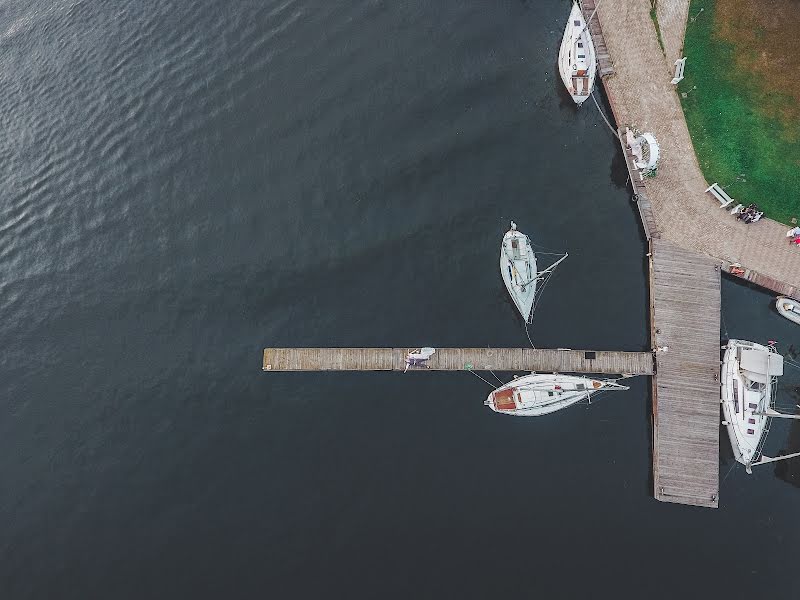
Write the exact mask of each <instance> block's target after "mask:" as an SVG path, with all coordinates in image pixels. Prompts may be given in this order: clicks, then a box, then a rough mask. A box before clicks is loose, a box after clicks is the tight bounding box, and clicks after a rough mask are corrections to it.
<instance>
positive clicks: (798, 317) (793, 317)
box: [775, 296, 800, 325]
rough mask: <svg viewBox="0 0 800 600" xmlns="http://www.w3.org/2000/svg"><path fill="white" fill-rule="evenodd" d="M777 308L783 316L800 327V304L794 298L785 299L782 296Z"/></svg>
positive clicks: (776, 304)
mask: <svg viewBox="0 0 800 600" xmlns="http://www.w3.org/2000/svg"><path fill="white" fill-rule="evenodd" d="M775 308H777V309H778V312H779V313H780V314H781V316H783V317H786V318H787V319H789V320H790V321H791V322H792V323H797V324H798V325H800V302H798V301H797V300H794V299H793V298H785V297H783V296H781V297H780V298H778V299H777V300H776V301H775Z"/></svg>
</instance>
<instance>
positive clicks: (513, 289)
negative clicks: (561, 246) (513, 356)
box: [500, 221, 567, 323]
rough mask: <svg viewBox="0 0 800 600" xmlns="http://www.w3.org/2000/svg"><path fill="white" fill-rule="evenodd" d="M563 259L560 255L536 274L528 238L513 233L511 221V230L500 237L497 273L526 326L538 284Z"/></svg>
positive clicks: (521, 234) (520, 233) (535, 264)
mask: <svg viewBox="0 0 800 600" xmlns="http://www.w3.org/2000/svg"><path fill="white" fill-rule="evenodd" d="M566 257H567V255H566V254H564V255H562V256H561V258H560V259H558V260H557V261H556V262H554V263H553V264H552V265H550V266H549V267H547V268H546V269H545V270H544V271H542V272H541V273H540V272H539V271H538V268H537V261H536V253H535V252H534V251H533V246H532V245H531V240H530V238H529V237H528V236H527V235H525V234H524V233H522V232H520V231H517V224H516V223H514V221H511V229H509V230H508V231H507V232H506V234H505V235H504V236H503V242H502V244H501V245H500V274H501V275H502V277H503V282H504V283H505V284H506V289H507V290H508V293H509V295H510V296H511V299H512V300H513V301H514V305H515V306H516V307H517V310H519V312H520V314H521V315H522V318H523V319H525V322H526V323H530V320H531V318H532V313H533V308H534V305H535V303H536V291H537V285H538V283H539V282H540V281H542V280H543V279H545V278H546V277H548V276H549V275H550V274H551V273H552V272H553V270H554V269H555V267H556V266H557V265H558V264H559V263H560V262H561V261H562V260H564V259H565V258H566Z"/></svg>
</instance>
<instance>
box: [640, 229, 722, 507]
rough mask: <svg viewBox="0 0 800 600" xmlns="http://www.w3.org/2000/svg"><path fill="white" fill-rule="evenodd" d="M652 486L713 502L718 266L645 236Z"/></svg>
mask: <svg viewBox="0 0 800 600" xmlns="http://www.w3.org/2000/svg"><path fill="white" fill-rule="evenodd" d="M650 249H651V252H650V254H651V258H650V271H651V273H650V281H651V285H650V295H651V310H652V318H651V328H652V332H651V335H652V340H653V343H654V345H655V346H656V347H661V348H663V347H666V348H667V350H666V351H659V352H656V373H657V375H656V376H655V377H654V378H653V483H654V495H655V497H656V498H657V499H658V500H661V501H663V502H677V503H680V504H690V505H694V506H706V507H714V508H716V507H717V506H719V496H718V494H719V419H720V416H719V414H720V413H719V398H720V395H719V390H720V388H719V386H720V383H719V373H720V368H719V366H720V310H721V306H720V269H719V266H718V265H717V264H716V263H715V262H714V261H712V260H710V259H708V258H706V257H703V256H701V255H699V254H697V253H695V252H691V251H688V250H684V249H682V248H680V247H678V246H676V245H674V244H672V243H670V242H668V241H665V240H661V239H658V238H654V239H651V240H650Z"/></svg>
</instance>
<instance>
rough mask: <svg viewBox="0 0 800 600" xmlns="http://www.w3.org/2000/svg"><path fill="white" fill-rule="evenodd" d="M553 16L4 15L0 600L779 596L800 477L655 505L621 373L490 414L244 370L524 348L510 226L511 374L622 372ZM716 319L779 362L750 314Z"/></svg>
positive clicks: (407, 379) (470, 12)
mask: <svg viewBox="0 0 800 600" xmlns="http://www.w3.org/2000/svg"><path fill="white" fill-rule="evenodd" d="M568 8H569V5H568V3H566V2H564V1H555V0H552V1H548V2H526V1H521V0H500V1H484V0H468V1H465V0H460V1H458V2H456V1H451V0H441V1H437V2H426V1H423V0H404V1H399V2H386V1H379V0H374V1H367V0H363V1H357V0H338V1H337V0H327V1H325V2H321V1H317V2H312V1H311V0H295V1H291V0H290V1H288V2H282V3H281V2H260V1H255V0H253V1H247V2H246V1H244V0H242V1H236V2H222V1H220V0H197V1H189V0H186V1H178V0H172V1H170V0H138V1H137V2H133V1H124V0H122V1H116V2H112V1H96V2H80V1H70V2H65V1H59V0H53V1H48V2H45V1H42V0H25V1H24V2H23V1H20V0H5V1H4V2H2V4H0V49H1V50H2V57H3V69H2V70H1V71H0V118H2V125H3V132H4V135H3V136H2V138H0V158H1V159H2V160H0V174H2V192H3V194H2V202H0V211H2V214H1V215H0V230H1V231H2V236H0V273H2V281H0V290H2V293H1V294H0V302H1V303H2V313H1V314H2V321H0V328H1V329H0V331H1V332H2V342H3V351H2V353H0V357H2V371H1V373H0V374H1V375H2V379H0V381H1V383H0V390H2V394H1V398H0V408H2V413H1V414H0V532H1V534H0V559H1V560H0V598H2V599H3V600H5V599H17V598H64V599H67V598H78V599H86V598H104V599H106V598H178V597H184V598H234V597H236V598H238V597H242V598H244V597H248V598H252V597H272V598H339V597H342V598H383V597H397V598H408V597H460V598H473V597H474V598H483V597H525V598H532V597H541V598H556V597H558V598H601V597H618V598H675V597H687V598H688V597H692V598H694V597H705V598H715V597H726V598H745V597H746V598H755V597H765V596H766V595H767V593H768V594H769V597H770V598H773V599H778V598H796V597H798V595H800V592H798V585H797V584H796V577H795V576H794V574H793V568H794V567H795V565H796V564H797V547H798V544H797V541H798V535H799V534H800V525H798V522H799V521H798V518H797V515H798V512H797V511H798V507H800V490H799V489H798V487H797V486H798V479H799V478H800V475H798V470H800V469H798V468H797V465H795V466H794V470H792V468H791V466H789V468H784V469H783V470H779V471H778V472H777V474H776V471H775V469H771V468H763V469H762V470H760V471H757V472H756V474H755V475H753V476H752V477H748V476H746V475H745V473H744V471H743V469H741V468H735V469H734V470H733V471H732V472H731V473H730V475H729V476H728V477H727V479H725V481H724V483H723V485H722V488H721V506H722V508H721V509H720V510H718V511H711V510H699V509H692V508H687V507H679V506H668V505H662V504H659V503H658V502H656V501H655V500H653V499H652V497H651V493H650V487H651V483H650V455H649V453H650V431H649V410H650V408H649V395H648V391H647V390H648V382H647V380H646V379H644V378H642V379H638V380H635V381H634V383H633V384H632V389H631V391H629V392H627V393H621V394H617V395H613V396H612V395H609V396H608V397H606V398H603V399H600V400H598V402H596V403H594V404H593V405H592V406H591V407H590V408H587V407H586V406H579V407H574V408H573V409H571V410H566V411H563V412H560V413H558V414H555V415H553V416H551V417H548V418H543V419H513V418H508V417H502V416H498V415H495V414H493V413H491V412H489V411H488V410H487V409H486V408H485V407H484V406H483V405H482V401H483V399H484V397H485V395H486V393H487V392H488V391H489V388H488V386H487V385H486V384H485V383H483V382H481V381H480V380H478V379H477V378H474V377H471V376H470V375H468V374H466V373H462V374H458V373H453V374H444V373H442V374H424V375H422V374H420V375H407V376H401V375H399V374H394V375H393V374H264V373H262V372H261V370H260V360H261V354H260V352H261V349H262V348H263V347H264V346H270V345H274V346H281V345H297V346H314V345H357V346H370V345H378V346H383V345H390V346H402V345H418V344H432V345H436V346H448V345H467V346H471V345H478V346H481V345H487V344H488V345H494V346H501V345H510V346H524V345H526V344H527V340H526V338H525V334H524V330H523V328H522V326H521V322H520V320H519V319H518V318H517V317H516V316H515V310H514V308H513V306H512V305H511V303H510V301H509V300H508V299H507V297H506V293H505V290H504V288H503V285H502V282H501V279H500V277H499V274H498V273H497V252H498V245H499V240H500V236H501V235H502V233H503V231H504V230H505V228H506V227H507V224H508V220H509V218H512V217H513V218H514V219H515V220H516V221H517V222H518V223H519V225H520V227H521V228H522V229H523V230H524V231H526V232H527V233H529V234H530V235H531V236H532V237H533V238H534V240H535V241H536V242H537V243H538V244H540V245H541V246H544V247H546V248H551V249H553V250H556V251H561V250H569V252H570V258H569V259H568V260H567V261H566V262H565V263H564V264H563V266H562V268H560V269H559V271H558V272H557V273H556V275H555V276H554V277H553V278H552V280H551V282H550V284H549V286H548V287H547V289H546V291H545V293H544V294H543V296H542V301H541V304H540V306H539V308H538V310H537V313H536V318H535V322H534V327H533V336H534V342H535V343H536V344H537V345H539V346H542V347H547V346H552V347H588V348H612V349H628V350H638V349H642V348H646V347H647V345H648V336H647V314H646V281H645V270H644V269H645V263H644V253H645V245H644V242H643V239H642V236H641V233H640V231H639V225H638V221H637V216H636V214H635V212H634V210H633V209H632V206H631V203H630V201H629V192H628V190H627V189H626V187H625V173H624V168H623V165H622V161H621V157H620V156H619V154H618V153H617V150H616V146H615V144H614V143H613V140H612V138H611V136H610V134H609V132H608V130H607V129H606V128H605V126H604V125H603V123H602V121H601V119H600V117H599V115H598V113H597V110H596V109H595V107H594V106H593V104H591V103H590V104H587V105H586V106H585V107H584V108H582V109H581V110H579V111H576V110H575V109H574V107H573V106H572V105H571V101H570V100H569V99H568V98H566V97H565V96H564V94H563V93H562V92H561V85H560V82H559V81H558V80H557V78H556V76H555V75H554V70H555V64H554V62H555V53H556V48H557V44H558V42H559V38H560V30H561V28H562V26H563V20H564V19H565V18H566V15H567V12H568ZM723 299H724V314H725V319H726V320H725V328H726V329H727V331H728V333H729V334H730V335H731V336H739V337H750V338H753V339H756V340H759V341H764V340H766V339H770V338H774V339H778V340H780V341H781V347H782V348H783V349H786V348H787V347H788V345H789V344H791V343H792V342H794V343H795V345H796V346H798V347H800V335H798V333H799V332H800V329H798V328H797V327H796V326H794V325H792V324H791V323H789V322H788V321H786V320H783V319H781V318H780V317H779V316H778V315H777V313H776V312H775V310H774V309H773V308H771V297H770V296H769V295H767V294H764V293H761V292H758V291H754V290H751V289H748V288H745V287H741V286H738V285H736V284H733V283H730V282H725V283H724V285H723ZM796 375H797V371H794V372H793V371H792V369H791V368H787V377H785V378H784V379H783V380H782V384H783V387H784V388H785V389H784V391H783V393H784V397H785V398H791V394H793V393H794V394H795V401H796V400H797V394H796V391H795V390H794V389H793V388H792V385H791V384H792V382H794V385H797V383H798V379H799V378H798V377H797V376H796ZM789 435H790V434H789V430H788V427H779V426H777V425H776V426H775V428H774V429H773V434H772V436H771V437H770V441H771V443H772V444H773V445H776V447H777V448H778V449H780V447H782V446H785V445H786V443H787V440H788V438H789ZM793 435H794V440H795V441H794V443H795V444H797V443H798V437H800V432H794V434H793ZM722 448H723V456H722V457H721V461H722V462H721V466H720V469H721V473H722V474H723V476H724V474H725V473H727V472H728V469H729V467H730V465H731V464H732V462H731V458H730V452H729V448H728V445H727V440H726V439H724V438H723V440H722ZM680 594H686V595H685V596H679V595H680Z"/></svg>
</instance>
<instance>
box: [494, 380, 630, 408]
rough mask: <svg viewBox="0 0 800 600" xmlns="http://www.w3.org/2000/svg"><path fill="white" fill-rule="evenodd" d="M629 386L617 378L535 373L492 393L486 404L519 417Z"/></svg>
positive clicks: (568, 405)
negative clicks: (602, 391)
mask: <svg viewBox="0 0 800 600" xmlns="http://www.w3.org/2000/svg"><path fill="white" fill-rule="evenodd" d="M612 388H613V389H628V388H627V387H625V386H621V385H619V384H617V383H615V382H610V381H601V380H597V379H590V378H589V377H580V376H574V375H560V374H551V375H548V374H543V373H541V374H540V373H532V374H530V375H525V376H524V377H519V378H517V379H515V380H513V381H511V382H510V383H507V384H506V385H504V386H501V387H499V388H497V389H496V390H495V391H493V392H492V393H490V394H489V396H488V397H487V398H486V401H485V402H484V404H485V405H486V406H488V407H489V408H491V409H492V410H493V411H494V412H497V413H500V414H505V415H512V416H517V417H540V416H543V415H548V414H551V413H554V412H557V411H559V410H562V409H565V408H568V407H570V406H572V405H573V404H577V403H578V402H580V401H581V400H588V399H589V398H590V397H591V395H592V394H594V393H595V392H599V391H601V390H606V389H612Z"/></svg>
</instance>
